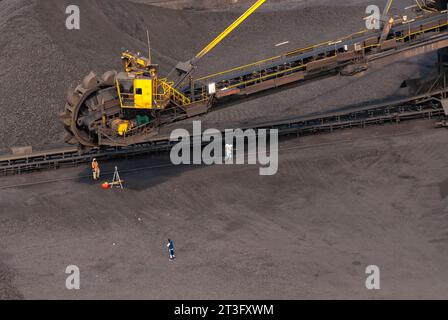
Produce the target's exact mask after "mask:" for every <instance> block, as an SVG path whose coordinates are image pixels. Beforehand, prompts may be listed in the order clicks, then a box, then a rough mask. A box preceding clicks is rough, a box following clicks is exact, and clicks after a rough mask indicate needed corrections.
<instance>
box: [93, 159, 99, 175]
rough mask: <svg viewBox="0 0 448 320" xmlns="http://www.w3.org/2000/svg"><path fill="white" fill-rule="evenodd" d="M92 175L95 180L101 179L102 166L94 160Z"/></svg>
mask: <svg viewBox="0 0 448 320" xmlns="http://www.w3.org/2000/svg"><path fill="white" fill-rule="evenodd" d="M92 174H93V180H97V179H99V177H100V166H99V165H98V162H97V161H96V159H95V158H94V159H93V160H92Z"/></svg>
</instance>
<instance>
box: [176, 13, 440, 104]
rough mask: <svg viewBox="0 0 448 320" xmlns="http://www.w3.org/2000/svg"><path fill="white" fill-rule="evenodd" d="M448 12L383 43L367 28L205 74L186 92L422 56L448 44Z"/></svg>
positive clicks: (222, 90)
mask: <svg viewBox="0 0 448 320" xmlns="http://www.w3.org/2000/svg"><path fill="white" fill-rule="evenodd" d="M447 14H448V12H446V11H444V12H433V13H426V14H425V15H422V16H420V17H417V18H416V19H414V20H409V21H407V22H404V21H400V22H398V23H396V24H395V25H394V26H393V27H392V28H391V30H390V32H389V35H388V37H387V39H386V40H385V41H384V42H383V43H380V37H381V32H382V31H381V30H362V31H359V32H356V33H354V34H351V35H349V36H346V37H344V38H339V39H336V40H333V41H326V42H324V43H320V44H317V45H313V46H310V47H307V48H303V49H298V50H293V51H290V52H287V53H285V54H282V55H278V56H275V57H272V58H269V59H264V60H261V61H257V62H254V63H251V64H248V65H244V66H240V67H235V68H232V69H229V70H226V71H223V72H219V73H215V74H212V75H209V76H205V77H201V78H199V79H196V80H195V82H194V83H193V84H191V86H190V87H189V88H184V89H183V90H182V91H183V92H184V94H186V95H191V90H192V88H194V90H195V93H194V95H193V99H196V100H197V99H199V98H200V97H202V95H203V93H204V92H206V91H207V85H208V84H209V83H215V86H216V88H217V91H218V92H217V95H216V96H217V97H218V98H220V97H221V96H227V95H234V94H251V93H254V92H258V91H261V90H266V89H269V88H273V87H277V86H281V85H283V84H286V83H289V82H297V81H301V82H303V81H306V80H308V79H315V78H317V76H321V75H326V74H329V73H334V72H340V71H341V70H342V69H343V68H344V67H346V66H348V65H352V64H356V63H359V64H362V63H368V62H370V61H373V60H376V59H379V58H387V57H389V56H392V55H395V54H399V53H401V52H410V53H409V55H417V54H421V53H425V52H429V51H434V50H437V49H439V48H443V47H445V46H447V45H448V29H447V26H448V15H447ZM251 87H253V88H251ZM195 96H197V97H195Z"/></svg>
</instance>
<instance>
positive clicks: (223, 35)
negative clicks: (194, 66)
mask: <svg viewBox="0 0 448 320" xmlns="http://www.w3.org/2000/svg"><path fill="white" fill-rule="evenodd" d="M265 2H266V0H258V1H257V2H256V3H254V4H253V5H252V7H250V8H249V9H248V10H247V11H246V12H245V13H243V15H242V16H241V17H239V18H238V19H237V20H235V22H234V23H232V24H231V25H230V26H229V27H228V28H227V29H226V30H224V31H223V32H222V33H221V34H220V35H219V36H217V37H216V39H215V40H213V41H212V42H210V43H209V44H208V46H206V47H205V48H204V49H202V51H201V52H199V53H198V54H197V55H196V57H195V60H198V59H201V58H202V57H203V56H205V55H206V54H207V53H208V52H210V51H211V50H212V49H213V48H214V47H216V46H217V45H218V44H219V43H220V42H221V41H222V40H224V39H225V38H226V37H227V36H228V35H229V34H230V33H231V32H232V31H233V30H235V29H236V28H237V27H238V26H239V25H240V24H241V23H243V22H244V20H246V19H247V18H249V16H250V15H252V13H254V11H255V10H257V9H258V8H259V7H260V6H261V5H262V4H263V3H265Z"/></svg>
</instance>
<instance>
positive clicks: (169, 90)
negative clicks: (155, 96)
mask: <svg viewBox="0 0 448 320" xmlns="http://www.w3.org/2000/svg"><path fill="white" fill-rule="evenodd" d="M159 83H160V84H161V86H162V90H163V93H162V94H161V96H163V97H172V99H173V100H174V101H176V102H177V103H179V104H180V105H182V106H185V105H188V104H190V103H191V100H190V98H188V97H187V96H185V95H184V94H183V93H181V92H180V91H178V90H176V89H175V88H174V87H173V86H172V84H171V83H169V82H167V81H165V80H162V81H159Z"/></svg>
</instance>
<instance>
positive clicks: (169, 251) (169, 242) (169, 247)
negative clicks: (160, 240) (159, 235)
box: [166, 239, 176, 261]
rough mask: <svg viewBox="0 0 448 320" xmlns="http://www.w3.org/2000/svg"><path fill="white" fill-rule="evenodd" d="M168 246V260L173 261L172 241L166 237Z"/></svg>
mask: <svg viewBox="0 0 448 320" xmlns="http://www.w3.org/2000/svg"><path fill="white" fill-rule="evenodd" d="M166 246H167V247H168V253H169V254H170V260H171V261H173V260H174V259H176V257H175V256H174V242H173V240H171V239H168V244H167V245H166Z"/></svg>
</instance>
